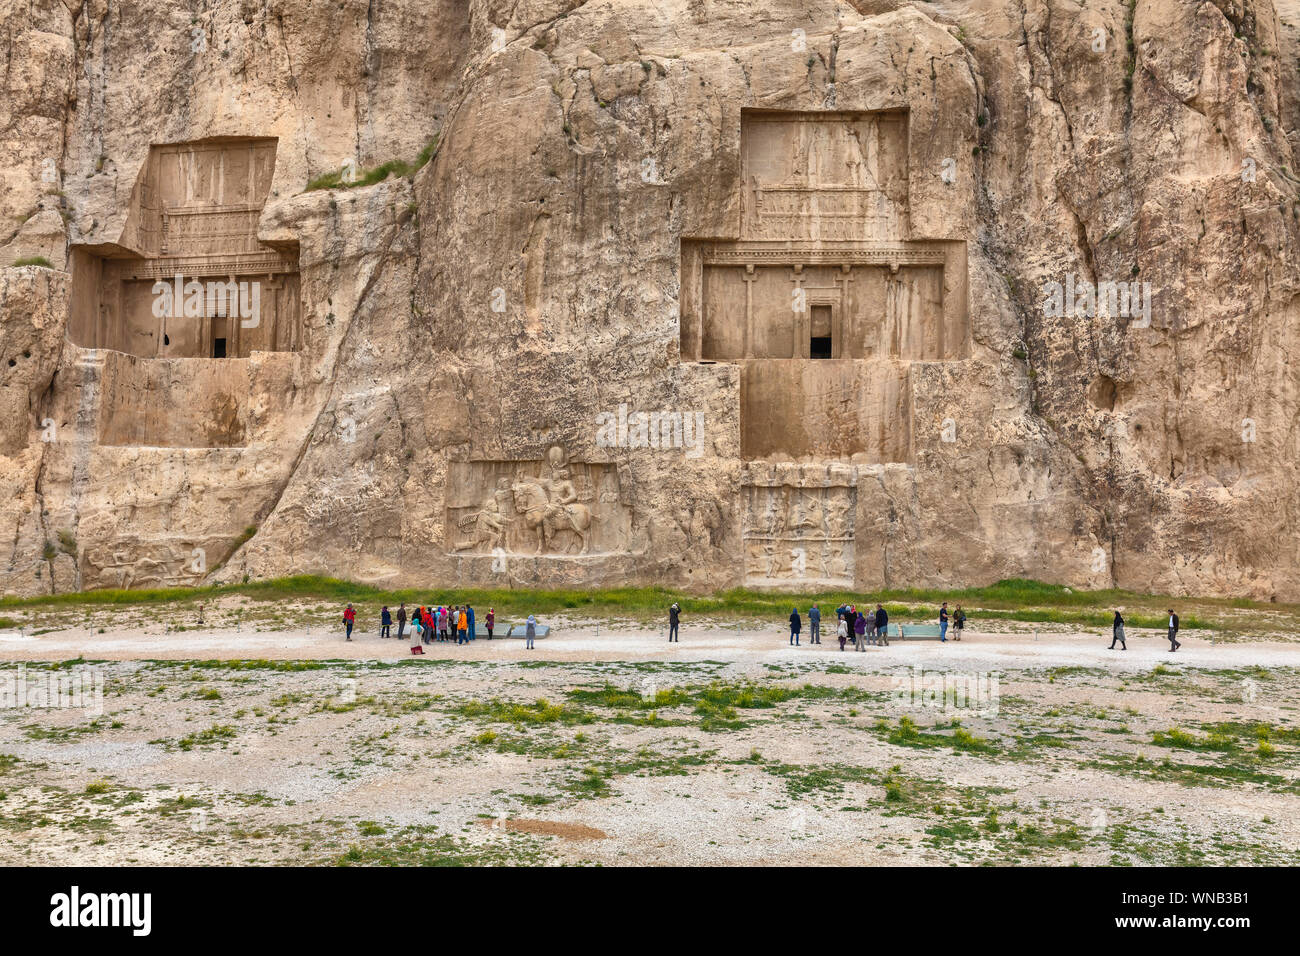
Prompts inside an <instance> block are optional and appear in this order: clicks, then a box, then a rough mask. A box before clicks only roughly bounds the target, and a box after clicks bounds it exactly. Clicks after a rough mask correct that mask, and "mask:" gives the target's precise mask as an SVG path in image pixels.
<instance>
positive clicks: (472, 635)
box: [465, 604, 477, 641]
mask: <svg viewBox="0 0 1300 956" xmlns="http://www.w3.org/2000/svg"><path fill="white" fill-rule="evenodd" d="M465 616H466V617H467V618H469V639H470V640H471V641H472V640H474V638H475V637H476V636H477V635H476V634H475V633H474V609H473V608H472V607H470V606H469V605H468V604H467V605H465Z"/></svg>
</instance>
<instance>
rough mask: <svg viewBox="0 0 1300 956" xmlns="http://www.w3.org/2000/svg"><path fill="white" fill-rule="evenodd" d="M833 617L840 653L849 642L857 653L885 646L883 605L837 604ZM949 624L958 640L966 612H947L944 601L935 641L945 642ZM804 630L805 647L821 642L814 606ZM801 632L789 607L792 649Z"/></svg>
mask: <svg viewBox="0 0 1300 956" xmlns="http://www.w3.org/2000/svg"><path fill="white" fill-rule="evenodd" d="M835 617H836V625H835V636H836V638H838V640H839V642H840V650H844V649H845V648H846V647H847V646H848V643H849V641H852V642H853V645H854V648H855V649H856V650H859V651H865V650H866V649H867V646H868V645H874V646H883V647H888V646H889V612H888V611H886V610H885V606H884V605H883V604H877V605H876V609H875V610H874V611H873V610H872V609H871V606H870V605H869V604H864V605H863V606H862V608H861V609H859V608H858V606H857V605H856V604H841V605H840V606H839V607H837V608H836V609H835ZM949 624H951V625H952V627H953V631H954V634H953V640H955V641H960V640H961V635H962V631H963V630H965V628H966V612H965V611H963V610H962V608H961V605H960V604H958V605H957V608H956V610H954V611H953V612H951V613H949V611H948V602H947V601H945V602H944V603H943V606H942V607H941V608H939V640H941V641H943V642H944V643H947V641H948V626H949ZM808 631H809V635H808V643H809V644H820V643H821V642H822V612H821V608H819V607H818V606H817V605H816V604H814V605H813V606H812V607H810V608H809V609H808ZM802 633H803V616H802V615H800V613H799V608H797V607H793V608H791V609H790V644H791V645H792V646H798V645H799V643H800V637H801V635H802Z"/></svg>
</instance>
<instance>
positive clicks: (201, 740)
mask: <svg viewBox="0 0 1300 956" xmlns="http://www.w3.org/2000/svg"><path fill="white" fill-rule="evenodd" d="M234 736H235V728H234V727H231V726H230V725H229V724H213V725H212V726H211V727H209V728H208V729H207V730H199V731H195V732H194V733H192V734H186V735H185V736H184V737H182V738H181V739H180V740H178V741H176V746H177V747H179V748H180V749H181V750H193V749H194V748H195V747H202V746H204V745H207V744H215V743H220V742H222V741H226V740H230V739H232V738H233V737H234Z"/></svg>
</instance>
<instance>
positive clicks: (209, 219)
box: [68, 138, 302, 359]
mask: <svg viewBox="0 0 1300 956" xmlns="http://www.w3.org/2000/svg"><path fill="white" fill-rule="evenodd" d="M275 150H276V140H274V139H267V138H259V139H251V138H250V139H221V140H209V141H202V142H194V143H180V144H173V145H166V146H153V147H152V148H151V149H150V150H149V156H148V159H147V160H146V162H145V164H144V168H143V169H142V170H141V173H140V176H139V179H138V180H137V182H136V185H135V189H134V191H133V192H132V196H131V206H130V209H129V211H128V213H127V217H126V223H125V226H124V227H123V230H122V235H121V238H120V240H119V242H118V243H116V244H110V245H104V246H94V247H76V246H74V247H73V258H72V271H73V295H72V314H71V315H70V317H69V325H68V329H69V335H70V337H71V338H72V340H73V342H75V343H76V344H77V345H81V346H83V347H86V348H98V349H113V350H116V351H120V352H126V353H128V354H131V355H136V356H139V357H142V358H204V359H220V358H243V357H247V356H248V355H250V354H251V353H252V352H254V351H295V350H297V349H299V348H300V347H301V344H302V343H301V335H302V321H301V304H300V297H299V290H298V250H297V244H296V243H292V244H285V245H284V247H282V248H277V247H273V246H271V245H268V244H266V243H262V242H260V241H259V240H258V238H257V223H258V220H259V219H260V217H261V214H262V207H263V206H264V205H265V203H266V197H267V194H268V193H269V191H270V188H271V180H272V176H273V174H274V171H275ZM178 276H179V277H180V279H179V280H178V279H177V277H178Z"/></svg>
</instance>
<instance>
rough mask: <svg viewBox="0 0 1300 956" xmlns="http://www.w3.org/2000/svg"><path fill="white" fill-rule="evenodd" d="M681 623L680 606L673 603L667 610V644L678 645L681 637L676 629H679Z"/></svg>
mask: <svg viewBox="0 0 1300 956" xmlns="http://www.w3.org/2000/svg"><path fill="white" fill-rule="evenodd" d="M681 623H682V608H681V605H680V604H678V603H677V602H676V601H674V602H673V603H672V605H671V606H670V607H669V608H668V643H669V644H680V643H681V642H682V641H681V635H680V634H679V633H678V628H679V627H681Z"/></svg>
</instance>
